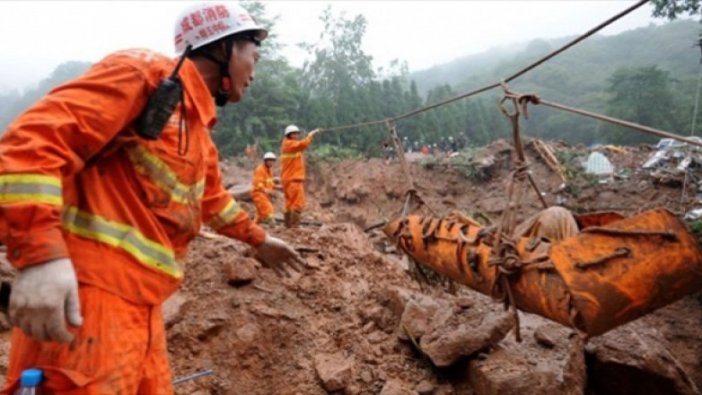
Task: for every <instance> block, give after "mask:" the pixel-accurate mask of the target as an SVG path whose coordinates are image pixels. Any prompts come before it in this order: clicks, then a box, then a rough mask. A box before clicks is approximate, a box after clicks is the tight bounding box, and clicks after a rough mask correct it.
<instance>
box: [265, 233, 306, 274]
mask: <svg viewBox="0 0 702 395" xmlns="http://www.w3.org/2000/svg"><path fill="white" fill-rule="evenodd" d="M256 257H257V258H258V259H259V260H260V261H261V262H263V263H264V264H265V265H266V266H268V267H270V268H271V269H273V271H275V272H276V274H278V275H279V276H282V275H285V276H287V277H290V272H289V271H288V266H289V267H291V268H292V269H293V270H295V271H297V272H299V271H301V270H302V269H303V268H304V267H305V266H306V265H307V263H306V262H305V261H304V260H303V259H302V257H300V254H298V253H297V251H295V250H294V249H293V248H292V247H290V246H289V245H288V244H287V243H286V242H284V241H283V240H280V239H278V238H275V237H271V235H266V240H265V241H264V242H263V244H261V245H260V246H258V249H257V250H256Z"/></svg>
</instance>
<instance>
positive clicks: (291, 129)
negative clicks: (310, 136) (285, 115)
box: [285, 125, 300, 137]
mask: <svg viewBox="0 0 702 395" xmlns="http://www.w3.org/2000/svg"><path fill="white" fill-rule="evenodd" d="M295 132H300V128H298V127H297V126H295V125H288V127H286V128H285V136H286V137H287V135H289V134H290V133H295Z"/></svg>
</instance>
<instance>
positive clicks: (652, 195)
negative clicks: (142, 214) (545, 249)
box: [0, 140, 702, 395]
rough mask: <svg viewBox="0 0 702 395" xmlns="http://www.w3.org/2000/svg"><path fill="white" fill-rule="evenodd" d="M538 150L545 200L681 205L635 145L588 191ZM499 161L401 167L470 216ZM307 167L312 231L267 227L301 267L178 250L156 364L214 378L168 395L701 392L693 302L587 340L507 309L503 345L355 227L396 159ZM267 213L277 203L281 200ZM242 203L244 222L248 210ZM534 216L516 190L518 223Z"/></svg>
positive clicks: (228, 178)
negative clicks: (180, 266) (165, 361)
mask: <svg viewBox="0 0 702 395" xmlns="http://www.w3.org/2000/svg"><path fill="white" fill-rule="evenodd" d="M550 145H551V147H552V148H553V149H554V151H555V152H556V154H557V156H558V158H560V159H562V160H563V162H564V163H563V164H564V165H565V166H566V170H568V174H569V181H568V183H567V185H566V186H564V185H563V180H562V179H561V178H560V177H559V176H558V174H556V173H555V172H554V171H553V170H552V169H551V168H550V167H549V166H548V165H547V164H546V162H544V160H543V159H541V157H540V156H539V154H538V152H536V151H535V150H534V149H533V148H532V147H531V146H530V145H529V144H527V145H526V154H527V156H528V160H529V163H530V167H529V169H530V171H531V174H532V176H533V177H534V179H535V180H536V181H537V183H538V185H539V188H540V190H541V191H542V192H543V194H544V197H545V199H546V200H547V201H548V202H549V203H551V204H555V203H557V202H558V203H560V204H561V205H564V206H565V207H568V208H570V209H572V210H574V211H599V210H619V211H622V212H624V213H625V214H633V213H636V212H639V211H643V210H646V209H649V208H652V207H658V206H662V207H667V208H669V209H671V210H674V211H678V210H680V208H681V207H680V201H681V188H680V187H679V186H677V187H674V186H669V185H661V184H655V183H654V182H653V179H652V178H651V176H650V173H649V172H648V171H643V170H642V169H640V166H641V164H642V163H643V162H644V161H645V160H646V159H647V158H648V156H649V155H650V153H651V152H652V151H651V148H649V147H643V146H642V147H627V148H625V149H624V150H615V151H611V152H605V154H606V155H607V157H608V158H609V160H610V161H611V162H612V163H613V164H614V166H615V167H616V168H617V170H618V172H617V176H615V177H614V178H612V179H607V180H606V182H600V180H597V179H594V178H592V177H589V176H587V175H585V174H583V172H582V170H578V169H577V168H576V166H575V165H574V163H577V161H578V160H580V159H582V158H584V157H586V156H587V153H588V151H587V150H586V149H585V148H584V147H572V146H568V145H566V144H563V143H558V142H552V143H550ZM513 162H514V156H513V154H512V151H511V146H510V144H509V143H508V142H506V141H504V140H500V141H496V142H495V143H493V144H491V145H489V146H487V147H484V148H483V149H481V150H480V151H479V152H478V153H477V154H476V155H475V157H474V158H473V159H472V162H471V163H472V164H470V165H469V168H468V169H469V170H470V171H468V172H466V167H465V164H464V163H457V162H455V161H451V160H448V159H447V158H424V157H421V156H420V157H417V156H414V157H413V158H412V162H411V163H410V171H411V173H412V177H413V178H414V182H415V185H416V187H417V190H418V192H419V194H420V195H421V197H422V198H423V199H425V201H426V202H427V204H428V205H429V206H430V207H431V208H432V209H434V210H435V211H436V212H437V214H439V215H440V214H444V213H446V212H448V211H451V210H460V211H463V212H476V211H477V212H481V213H483V214H485V215H486V216H488V217H491V218H493V219H497V218H499V216H500V214H501V211H502V209H503V207H504V204H505V187H506V180H507V179H508V177H509V175H510V172H511V170H512V165H513ZM253 165H254V164H253V163H250V162H246V161H243V160H232V161H226V162H225V163H223V176H224V182H225V185H226V186H233V185H246V184H248V183H249V180H250V175H251V171H252V169H253ZM462 166H463V167H462ZM470 166H478V167H480V166H486V167H485V168H481V169H479V170H480V172H473V170H475V169H476V168H473V167H470ZM308 169H309V170H308V172H309V180H308V191H309V193H308V199H309V204H308V206H309V209H308V211H307V212H306V213H305V217H306V219H309V220H313V221H316V222H321V223H323V224H322V225H321V226H306V227H302V228H300V229H295V230H287V229H283V228H281V227H275V228H273V229H272V230H271V231H272V233H273V234H274V235H276V236H278V237H281V238H283V239H285V240H288V241H289V242H290V243H292V244H293V245H295V246H296V247H300V248H301V249H302V250H303V251H305V252H304V256H305V259H306V260H307V262H308V264H309V266H310V268H309V269H308V270H307V271H306V272H304V273H301V274H294V275H293V276H292V277H290V278H279V277H277V276H276V275H275V274H274V272H273V271H272V270H270V269H269V268H266V267H262V266H261V265H260V264H259V263H258V262H257V261H255V260H254V259H253V258H252V257H251V251H250V250H249V249H248V248H247V247H246V246H244V245H242V244H241V243H238V242H235V241H231V240H228V239H225V238H220V237H214V238H212V237H198V238H197V239H196V240H195V241H194V242H193V243H192V245H191V247H190V253H189V257H188V261H187V265H186V280H185V283H184V285H183V287H182V289H181V290H180V291H179V292H178V293H177V294H176V295H174V296H173V297H172V298H171V299H170V300H169V301H168V302H167V303H166V305H165V306H164V314H165V317H166V322H167V327H168V340H169V354H170V359H171V364H172V366H173V373H174V376H175V377H182V376H186V375H189V374H192V373H196V372H199V371H203V370H207V369H212V370H213V371H214V374H212V375H211V376H208V377H203V378H199V379H196V380H192V381H188V382H185V383H182V384H179V385H177V386H176V392H177V393H178V394H183V395H184V394H196V395H206V394H251V395H258V394H261V395H263V394H265V395H268V394H291V395H294V394H300V395H308V394H309V395H315V394H326V393H338V394H342V393H343V394H382V395H398V394H421V395H427V394H436V395H449V394H479V395H486V394H490V395H492V394H519V395H526V394H542V393H549V392H550V393H559V394H560V393H563V394H584V393H588V394H599V395H604V394H610V393H622V394H635V393H637V394H638V393H656V394H658V393H669V394H675V393H679V394H688V393H695V392H696V391H699V389H700V388H702V296H699V295H698V296H694V297H689V298H687V299H684V300H682V301H679V302H677V303H675V304H673V305H670V306H668V307H666V308H663V309H660V310H659V311H657V312H655V313H653V314H649V315H648V316H646V317H643V318H641V319H639V320H637V321H634V322H632V323H630V324H628V325H625V326H623V327H621V328H618V329H616V330H614V331H611V332H609V333H607V334H605V335H603V336H601V337H598V338H595V339H591V340H589V341H587V342H586V341H585V339H583V338H582V337H581V336H580V335H579V334H577V333H574V332H573V331H571V330H570V329H569V328H565V327H562V326H559V325H556V324H554V323H552V322H549V321H546V320H544V319H542V318H539V317H535V316H532V315H529V314H522V336H523V338H524V341H523V342H522V343H517V342H516V341H515V340H514V336H513V332H510V329H511V328H513V325H514V323H513V322H512V321H511V316H509V315H506V314H505V312H504V311H503V309H502V306H501V305H500V304H497V303H495V302H493V301H492V300H491V299H490V298H487V297H485V296H482V295H479V294H477V293H475V292H472V291H470V290H468V289H466V288H464V287H460V286H459V287H457V289H452V288H451V287H447V286H445V285H441V284H438V285H426V284H423V285H422V286H420V285H419V283H418V282H417V281H415V279H414V278H413V277H412V276H411V275H410V274H409V273H410V272H409V271H408V263H407V261H406V260H405V259H404V258H403V257H401V256H400V255H398V254H397V251H396V249H395V248H394V246H392V245H391V244H389V243H388V242H387V241H386V240H385V239H384V238H382V237H381V236H379V235H378V232H377V231H370V232H368V233H364V231H363V229H364V228H365V227H368V226H369V225H371V224H377V223H378V222H379V221H382V220H386V219H390V218H392V217H394V216H395V214H396V213H398V212H399V211H400V209H401V206H402V202H403V200H404V196H405V192H406V186H407V184H406V180H405V178H404V175H403V173H402V171H401V168H400V166H399V164H398V163H397V162H392V163H390V164H387V165H386V164H385V163H384V162H383V161H381V160H377V159H370V160H342V161H334V162H325V163H310V165H309V167H308ZM476 174H477V175H479V177H476ZM696 189H697V185H695V184H694V183H692V184H691V185H689V187H688V191H687V193H686V194H685V196H684V199H683V203H684V205H683V207H682V211H685V210H686V209H687V208H689V207H690V206H691V205H693V204H694V201H695V191H696ZM275 204H276V205H277V206H278V209H280V206H281V205H282V201H281V200H279V201H277V202H275ZM243 206H244V207H245V208H246V209H247V210H248V211H249V213H252V212H253V208H252V206H251V205H250V203H247V202H244V203H243ZM540 208H541V206H540V203H539V200H538V199H537V198H536V196H535V195H534V193H533V192H529V193H528V194H527V198H526V199H525V205H524V206H523V207H522V211H521V212H520V218H521V219H523V218H526V217H527V216H529V215H531V214H533V213H535V212H536V211H538V210H539V209H540ZM682 211H680V212H682ZM3 273H4V272H3V271H0V274H3ZM3 276H4V277H2V278H6V277H11V273H10V272H8V274H7V275H4V274H3ZM0 277H1V276H0ZM449 291H451V292H449ZM7 327H8V325H7V324H6V322H5V321H4V320H3V319H2V318H1V317H0V330H4V332H3V334H2V336H0V373H4V372H5V371H6V369H7V352H8V336H7V333H8V332H7ZM436 366H445V367H442V368H437V367H436Z"/></svg>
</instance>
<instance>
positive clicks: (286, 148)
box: [280, 136, 312, 182]
mask: <svg viewBox="0 0 702 395" xmlns="http://www.w3.org/2000/svg"><path fill="white" fill-rule="evenodd" d="M310 144H312V137H311V136H307V137H305V138H304V139H302V140H293V139H290V138H287V137H286V138H284V139H283V144H282V145H281V147H280V179H281V181H282V182H286V181H300V180H304V179H305V160H304V158H303V155H302V152H303V151H304V150H306V149H307V147H309V145H310Z"/></svg>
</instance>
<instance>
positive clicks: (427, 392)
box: [415, 380, 435, 395]
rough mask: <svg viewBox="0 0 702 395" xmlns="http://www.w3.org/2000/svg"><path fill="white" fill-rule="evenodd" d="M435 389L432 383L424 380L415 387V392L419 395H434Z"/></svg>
mask: <svg viewBox="0 0 702 395" xmlns="http://www.w3.org/2000/svg"><path fill="white" fill-rule="evenodd" d="M434 388H435V386H434V384H432V383H431V381H428V380H422V382H421V383H419V384H418V385H417V387H415V391H417V393H418V394H419V395H432V394H433V393H434Z"/></svg>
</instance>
